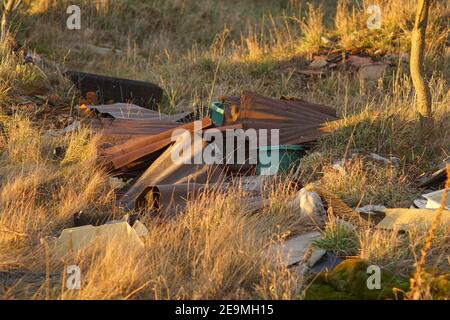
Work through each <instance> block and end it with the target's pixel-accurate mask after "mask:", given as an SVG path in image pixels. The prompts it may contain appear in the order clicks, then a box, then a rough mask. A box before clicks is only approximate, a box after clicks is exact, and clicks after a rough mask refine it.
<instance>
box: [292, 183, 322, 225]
mask: <svg viewBox="0 0 450 320" xmlns="http://www.w3.org/2000/svg"><path fill="white" fill-rule="evenodd" d="M288 207H289V208H290V209H291V210H293V211H294V212H298V213H299V214H300V215H302V216H307V217H311V218H313V219H315V220H317V219H320V218H322V217H324V216H325V209H324V206H323V202H322V199H321V198H320V196H319V195H318V194H317V193H315V192H311V191H308V190H306V189H305V188H302V189H301V190H300V191H299V192H298V194H297V195H296V196H295V198H294V199H293V200H292V201H291V202H289V203H288Z"/></svg>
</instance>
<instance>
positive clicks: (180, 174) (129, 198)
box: [119, 135, 224, 210]
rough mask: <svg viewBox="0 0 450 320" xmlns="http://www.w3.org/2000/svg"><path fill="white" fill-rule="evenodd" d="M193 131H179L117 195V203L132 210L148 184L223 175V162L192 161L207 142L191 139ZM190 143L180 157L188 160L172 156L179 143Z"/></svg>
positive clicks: (204, 179)
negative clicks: (176, 137) (119, 196)
mask: <svg viewBox="0 0 450 320" xmlns="http://www.w3.org/2000/svg"><path fill="white" fill-rule="evenodd" d="M193 136H194V135H181V136H180V137H179V138H178V139H177V141H176V142H175V143H174V144H173V145H172V146H171V147H169V148H168V149H167V150H166V151H164V153H163V154H162V155H161V156H160V157H159V158H158V159H156V161H155V162H153V163H152V165H151V166H150V167H149V168H148V169H147V170H146V171H145V172H144V174H143V175H142V176H141V177H140V178H139V179H138V180H137V181H136V183H134V185H133V186H132V187H131V188H130V189H129V190H128V191H127V192H126V193H125V195H124V196H123V197H122V198H121V199H119V204H120V205H121V206H122V207H123V208H125V209H127V210H132V209H134V207H135V205H136V200H137V198H138V197H139V196H140V195H141V194H142V193H143V192H144V190H146V188H148V187H149V186H157V185H169V184H170V185H176V184H184V183H200V184H206V183H213V182H218V181H220V180H221V179H222V178H223V175H224V166H223V165H208V164H204V163H201V164H195V163H194V159H195V158H196V157H197V156H198V155H201V154H202V152H203V149H204V147H205V146H206V145H207V144H208V143H207V142H205V141H204V140H201V143H194V137H193ZM187 145H189V146H190V148H189V150H190V152H189V153H186V154H184V153H183V154H182V155H181V158H182V159H184V160H186V161H184V162H187V161H190V162H191V163H190V164H185V163H183V162H181V163H175V162H174V161H173V160H172V152H176V150H178V151H179V150H180V148H183V147H182V146H187Z"/></svg>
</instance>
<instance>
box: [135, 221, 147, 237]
mask: <svg viewBox="0 0 450 320" xmlns="http://www.w3.org/2000/svg"><path fill="white" fill-rule="evenodd" d="M133 229H134V231H136V235H137V236H138V237H146V236H147V235H148V229H147V227H146V226H145V225H144V224H143V223H142V222H140V221H139V220H137V221H136V222H135V223H134V224H133Z"/></svg>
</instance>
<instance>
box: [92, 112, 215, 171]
mask: <svg viewBox="0 0 450 320" xmlns="http://www.w3.org/2000/svg"><path fill="white" fill-rule="evenodd" d="M211 124H212V122H211V120H210V119H209V118H204V119H202V120H201V128H202V129H204V128H206V127H209V126H211ZM177 129H184V130H188V131H194V129H195V125H194V122H191V123H188V124H183V125H178V126H177V127H175V128H170V129H168V130H165V131H162V132H161V133H158V134H155V135H147V136H143V137H137V138H135V139H129V140H127V141H126V142H124V143H122V144H119V145H115V146H112V147H110V148H107V149H105V150H102V151H101V155H100V157H99V161H100V162H102V163H104V164H106V165H107V166H108V167H111V168H113V169H115V170H118V169H120V168H123V167H125V166H127V165H130V164H131V163H133V162H135V161H137V160H142V159H143V158H145V157H146V156H149V155H151V154H152V153H154V152H156V151H158V150H161V149H162V148H164V147H167V146H168V145H169V144H170V143H171V142H172V134H173V132H174V131H175V130H177Z"/></svg>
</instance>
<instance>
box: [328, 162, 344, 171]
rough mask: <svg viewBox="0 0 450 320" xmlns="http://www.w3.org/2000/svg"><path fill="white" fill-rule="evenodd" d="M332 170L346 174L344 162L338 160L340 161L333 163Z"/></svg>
mask: <svg viewBox="0 0 450 320" xmlns="http://www.w3.org/2000/svg"><path fill="white" fill-rule="evenodd" d="M331 168H333V169H334V170H336V171H340V172H342V173H345V168H344V160H338V161H335V162H333V164H332V165H331Z"/></svg>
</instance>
